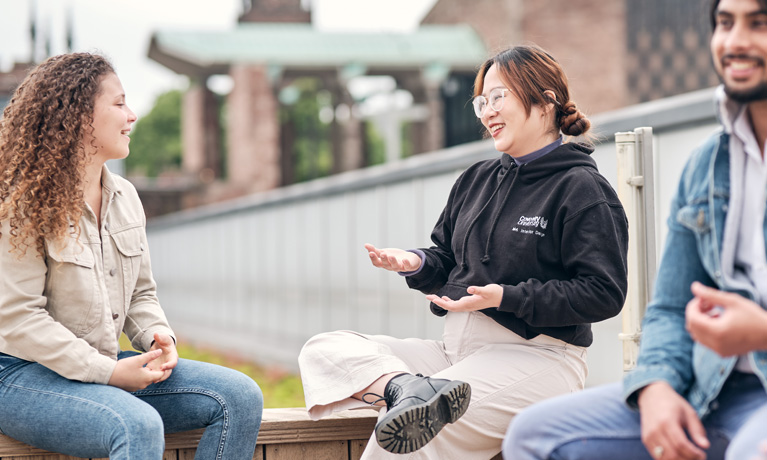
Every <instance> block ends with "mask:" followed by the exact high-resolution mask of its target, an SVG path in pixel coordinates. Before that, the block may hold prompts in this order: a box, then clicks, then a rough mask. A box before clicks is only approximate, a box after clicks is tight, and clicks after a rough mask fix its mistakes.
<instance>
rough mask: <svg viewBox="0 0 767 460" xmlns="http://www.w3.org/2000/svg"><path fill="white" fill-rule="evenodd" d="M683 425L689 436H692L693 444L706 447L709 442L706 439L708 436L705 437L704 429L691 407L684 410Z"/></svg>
mask: <svg viewBox="0 0 767 460" xmlns="http://www.w3.org/2000/svg"><path fill="white" fill-rule="evenodd" d="M685 425H686V427H687V433H689V435H690V438H692V440H693V441H694V442H695V444H697V445H698V446H699V447H701V448H703V449H708V448H709V446H710V445H711V443H710V442H709V441H708V437H706V429H705V428H704V427H703V423H702V422H701V421H700V419H699V418H698V415H697V414H696V413H695V411H694V410H693V409H692V408H691V407H689V408H688V409H687V410H686V411H685ZM698 450H700V449H698Z"/></svg>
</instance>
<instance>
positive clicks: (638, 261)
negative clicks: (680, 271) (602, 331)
mask: <svg viewBox="0 0 767 460" xmlns="http://www.w3.org/2000/svg"><path fill="white" fill-rule="evenodd" d="M615 147H616V151H617V165H618V181H617V192H618V197H619V198H620V200H621V202H622V203H623V207H624V209H625V211H626V215H627V216H628V220H629V253H628V276H629V285H628V295H627V297H626V304H625V305H624V307H623V313H622V315H621V316H622V320H623V330H622V332H621V333H620V334H619V335H618V337H619V338H620V339H621V340H622V341H623V370H624V372H627V371H630V370H631V369H633V368H634V367H635V366H636V362H637V356H638V354H639V338H640V336H641V332H642V317H643V316H644V312H645V308H646V305H647V302H648V301H649V300H650V296H651V294H652V283H653V281H654V279H655V269H656V264H655V194H654V180H653V179H654V176H653V153H652V150H653V148H652V147H653V146H652V128H637V129H635V130H634V132H624V133H615Z"/></svg>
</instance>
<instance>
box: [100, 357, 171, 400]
mask: <svg viewBox="0 0 767 460" xmlns="http://www.w3.org/2000/svg"><path fill="white" fill-rule="evenodd" d="M161 355H162V350H152V351H150V352H147V353H144V354H141V355H136V356H131V357H130V358H124V359H121V360H118V361H117V365H116V366H115V370H114V371H113V372H112V376H111V377H110V378H109V384H110V385H112V386H114V387H117V388H122V389H123V390H125V391H138V390H143V389H144V388H146V387H148V386H149V385H151V384H152V383H154V382H156V381H158V380H159V379H161V378H162V377H163V372H162V371H156V370H152V369H150V368H149V367H148V366H147V364H149V362H151V361H152V360H155V359H157V358H159V357H160V356H161Z"/></svg>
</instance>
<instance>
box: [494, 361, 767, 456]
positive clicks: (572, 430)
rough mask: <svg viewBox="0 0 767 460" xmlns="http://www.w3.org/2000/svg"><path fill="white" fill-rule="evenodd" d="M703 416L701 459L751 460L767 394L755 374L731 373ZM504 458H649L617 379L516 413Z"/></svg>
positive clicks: (766, 413)
mask: <svg viewBox="0 0 767 460" xmlns="http://www.w3.org/2000/svg"><path fill="white" fill-rule="evenodd" d="M711 407H712V410H711V412H710V413H709V414H708V415H706V417H704V418H703V426H704V427H705V428H706V434H707V436H708V439H709V441H710V442H711V447H710V448H709V449H708V451H707V452H706V457H707V460H714V459H728V460H730V459H732V460H746V459H751V458H753V457H754V456H756V455H757V453H758V446H759V443H760V442H762V441H763V440H767V432H765V431H764V426H765V425H767V393H766V392H765V390H764V387H763V386H762V384H761V382H760V381H759V378H758V377H756V376H755V375H752V374H742V373H738V372H736V373H733V375H732V376H731V377H730V378H728V379H727V381H726V382H725V385H724V388H722V391H721V392H720V393H719V396H718V397H717V399H716V401H715V402H714V403H713V404H712V406H711ZM503 457H504V459H506V460H511V459H513V460H532V459H538V460H542V459H550V460H564V459H568V460H575V459H589V460H601V459H604V460H614V459H616V458H619V459H621V460H640V459H641V460H652V457H651V456H650V454H649V453H648V452H647V449H646V448H645V447H644V444H642V441H641V438H640V425H639V412H637V411H634V410H632V409H630V408H629V407H628V406H627V405H626V403H625V402H624V400H623V396H622V385H621V384H620V383H616V384H611V385H604V386H600V387H596V388H592V389H588V390H585V391H582V392H580V393H575V394H571V395H565V396H559V397H556V398H552V399H548V400H546V401H543V402H541V403H538V404H534V405H532V406H530V407H528V408H527V409H525V410H523V411H522V412H521V413H520V414H519V415H517V416H516V417H515V418H514V420H513V421H512V422H511V425H510V426H509V430H508V432H507V433H506V437H505V439H504V441H503Z"/></svg>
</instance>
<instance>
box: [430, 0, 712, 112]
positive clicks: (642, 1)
mask: <svg viewBox="0 0 767 460" xmlns="http://www.w3.org/2000/svg"><path fill="white" fill-rule="evenodd" d="M707 7H708V2H702V1H701V0H673V1H669V0H502V1H493V0H439V1H438V2H437V4H435V6H434V8H433V9H432V11H431V12H429V14H427V15H426V17H425V18H424V21H423V22H424V23H429V24H438V23H441V24H457V23H468V24H470V25H472V26H473V27H474V29H475V30H476V31H477V33H478V34H479V35H480V36H481V37H482V39H483V40H484V42H485V44H486V46H487V48H488V50H490V52H494V51H497V50H499V49H502V48H505V47H507V46H510V45H515V44H521V43H535V44H537V45H539V46H541V47H542V48H544V49H546V50H547V51H549V52H550V53H551V54H552V55H553V56H554V57H555V58H556V59H557V60H558V61H559V62H560V64H562V67H563V68H564V69H565V73H566V74H567V76H568V78H569V80H570V88H571V92H572V94H571V97H572V99H573V100H574V101H575V102H576V103H577V104H578V106H579V107H580V108H581V109H582V110H583V111H584V112H586V113H588V114H594V113H598V112H603V111H607V110H612V109H617V108H620V107H625V106H627V105H631V104H635V103H638V102H646V101H649V100H653V99H658V98H662V97H667V96H672V95H675V94H680V93H684V92H689V91H694V90H697V89H701V88H706V87H710V86H714V85H716V84H717V83H718V80H717V77H716V74H715V73H714V71H713V69H712V67H711V63H710V57H709V48H708V41H709V38H710V30H709V29H710V26H709V24H708V17H707Z"/></svg>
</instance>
